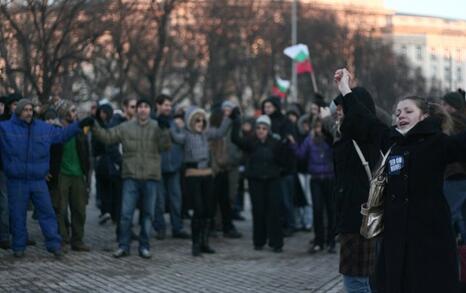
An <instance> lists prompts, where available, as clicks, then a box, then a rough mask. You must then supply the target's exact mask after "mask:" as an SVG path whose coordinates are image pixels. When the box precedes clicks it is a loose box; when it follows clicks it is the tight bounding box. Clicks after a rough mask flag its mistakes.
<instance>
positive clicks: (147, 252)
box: [139, 248, 152, 259]
mask: <svg viewBox="0 0 466 293" xmlns="http://www.w3.org/2000/svg"><path fill="white" fill-rule="evenodd" d="M139 256H140V257H142V258H145V259H149V258H151V257H152V254H151V253H150V250H149V249H147V248H143V249H141V250H139Z"/></svg>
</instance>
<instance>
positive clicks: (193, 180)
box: [186, 175, 214, 220]
mask: <svg viewBox="0 0 466 293" xmlns="http://www.w3.org/2000/svg"><path fill="white" fill-rule="evenodd" d="M212 187H213V179H212V176H210V175H209V176H188V177H186V189H187V190H188V191H189V194H190V195H191V203H192V206H193V211H194V214H193V219H196V220H200V219H203V220H207V219H212V218H213V216H214V213H213V211H214V209H213V206H214V197H213V192H212V191H213V190H212Z"/></svg>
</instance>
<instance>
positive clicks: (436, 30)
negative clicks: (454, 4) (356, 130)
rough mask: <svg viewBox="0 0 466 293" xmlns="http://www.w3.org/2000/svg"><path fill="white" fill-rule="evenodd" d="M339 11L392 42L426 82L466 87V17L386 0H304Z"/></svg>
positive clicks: (354, 23)
mask: <svg viewBox="0 0 466 293" xmlns="http://www.w3.org/2000/svg"><path fill="white" fill-rule="evenodd" d="M301 2H302V3H306V4H315V5H316V7H321V8H323V9H331V10H333V11H336V13H337V14H338V15H339V16H340V18H341V19H342V20H343V22H345V23H346V24H347V25H349V26H350V27H351V26H353V27H354V26H358V28H361V27H364V28H365V29H366V30H368V31H373V32H376V33H378V34H380V35H382V36H383V37H384V38H386V39H388V40H389V41H391V42H392V43H393V46H394V50H395V52H397V53H398V54H400V55H403V56H405V57H406V58H407V60H408V61H409V62H410V64H411V65H412V66H414V67H418V68H420V69H421V70H422V72H423V75H424V77H425V78H426V79H427V85H428V86H429V87H431V88H432V87H434V88H437V89H441V90H456V89H458V88H463V89H464V88H466V20H458V19H448V18H442V17H434V16H422V15H414V14H405V13H398V12H396V11H393V10H390V9H387V8H385V7H384V1H383V0H301Z"/></svg>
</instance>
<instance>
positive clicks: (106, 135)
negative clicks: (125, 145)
mask: <svg viewBox="0 0 466 293" xmlns="http://www.w3.org/2000/svg"><path fill="white" fill-rule="evenodd" d="M122 125H125V123H123V124H120V125H118V126H116V127H113V128H109V129H105V128H102V127H100V125H99V123H95V124H94V127H93V128H92V134H93V135H94V136H95V138H97V139H98V140H100V141H101V142H103V143H104V144H114V143H119V142H121V129H122V128H121V126H122Z"/></svg>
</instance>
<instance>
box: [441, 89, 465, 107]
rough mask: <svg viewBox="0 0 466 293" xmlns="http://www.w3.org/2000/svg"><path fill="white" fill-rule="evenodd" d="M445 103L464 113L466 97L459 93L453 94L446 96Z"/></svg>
mask: <svg viewBox="0 0 466 293" xmlns="http://www.w3.org/2000/svg"><path fill="white" fill-rule="evenodd" d="M442 100H443V101H444V102H445V103H447V104H448V105H450V106H451V107H453V108H455V109H456V110H458V111H464V107H465V101H464V97H463V96H462V95H461V94H460V93H458V92H451V93H448V94H446V95H445V96H444V97H443V99H442Z"/></svg>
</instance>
